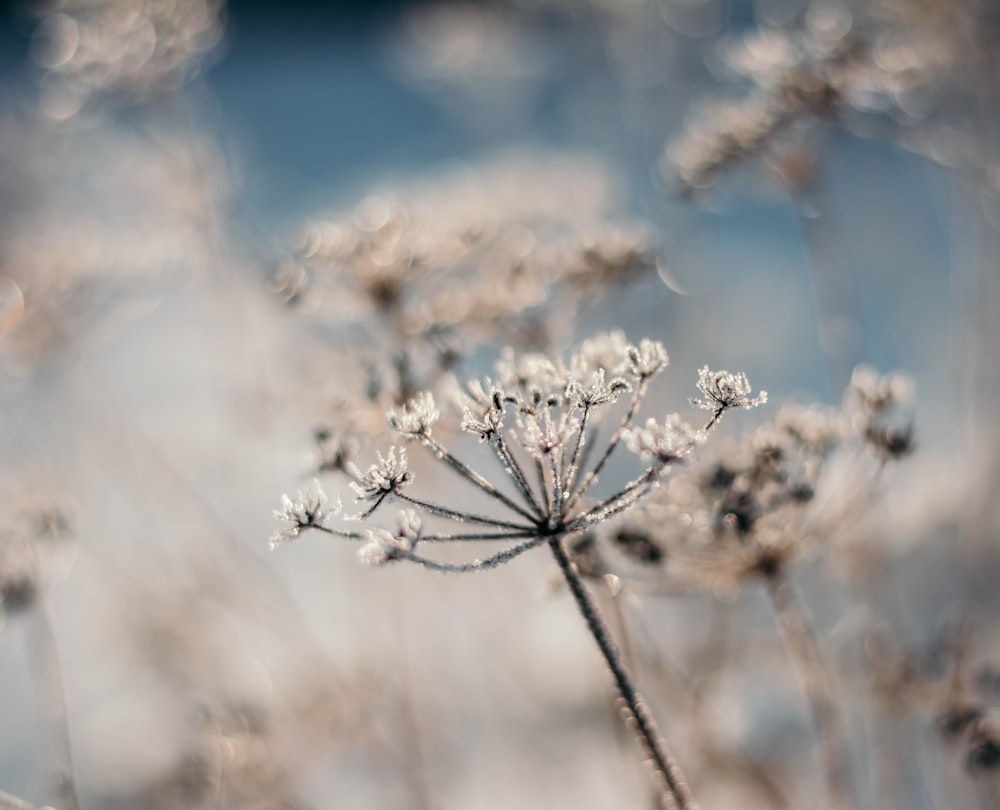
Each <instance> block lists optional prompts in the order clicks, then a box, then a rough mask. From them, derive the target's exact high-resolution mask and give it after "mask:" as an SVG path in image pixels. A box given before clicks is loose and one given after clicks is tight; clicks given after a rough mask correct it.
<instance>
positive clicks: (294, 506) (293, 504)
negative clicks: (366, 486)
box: [271, 479, 341, 548]
mask: <svg viewBox="0 0 1000 810" xmlns="http://www.w3.org/2000/svg"><path fill="white" fill-rule="evenodd" d="M340 509H341V503H340V498H337V499H336V500H335V501H334V502H333V503H332V504H330V506H329V507H327V497H326V493H325V492H324V491H323V488H322V487H321V486H320V483H319V481H317V480H315V479H314V480H313V489H312V491H306V490H300V491H299V493H298V494H297V495H296V496H295V500H292V499H291V498H289V497H288V496H287V495H282V496H281V509H276V510H274V517H275V519H276V520H280V521H284V522H285V523H288V524H289V525H288V526H286V527H285V528H283V529H278V530H276V531H275V532H274V534H273V535H271V547H272V548H273V547H275V546H278V545H280V544H282V543H285V542H287V541H289V540H292V539H294V538H296V537H298V536H299V534H300V533H301V532H302V531H303V530H304V529H320V528H323V527H324V526H325V524H326V521H327V519H328V518H330V517H331V516H333V515H336V514H337V513H338V512H340Z"/></svg>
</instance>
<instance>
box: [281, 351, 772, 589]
mask: <svg viewBox="0 0 1000 810" xmlns="http://www.w3.org/2000/svg"><path fill="white" fill-rule="evenodd" d="M667 361H668V358H667V352H666V350H665V349H664V347H663V345H662V344H660V343H658V342H655V341H650V340H643V341H641V342H640V343H639V344H638V345H633V344H630V343H628V342H627V341H626V340H625V338H624V336H623V335H622V334H621V333H611V334H607V335H602V336H600V337H598V338H595V339H593V340H590V341H586V342H585V343H583V345H582V346H581V347H580V350H579V351H577V352H576V353H574V354H573V355H572V356H571V357H569V359H568V360H566V361H561V360H558V359H555V360H554V359H550V358H549V357H546V356H544V355H541V354H526V355H523V356H521V357H515V356H514V355H513V353H511V352H508V353H506V354H505V355H504V357H503V359H502V360H501V361H500V362H499V363H498V364H497V367H496V375H495V377H492V378H490V377H488V378H485V379H481V380H474V381H471V382H469V383H466V384H465V385H455V387H454V394H453V396H452V397H451V399H452V402H451V403H450V404H451V405H452V406H453V407H452V408H451V409H450V410H451V411H452V412H454V413H456V414H461V417H460V430H461V431H462V432H464V433H467V434H471V435H472V436H475V437H476V438H477V439H478V440H479V441H480V442H481V443H482V444H483V445H485V446H486V447H488V448H489V450H490V452H491V453H492V455H494V456H495V458H496V461H497V462H499V466H497V465H495V464H494V465H491V469H490V470H489V471H486V472H480V471H479V470H476V469H474V468H473V467H472V466H470V465H469V464H468V463H466V462H465V461H463V460H461V459H460V458H459V457H458V456H457V455H455V454H454V453H453V452H452V451H451V450H450V449H449V448H448V447H446V446H445V445H444V444H443V443H442V442H441V441H440V440H439V439H438V437H437V435H435V427H436V426H437V424H438V422H439V420H440V419H441V418H442V411H441V409H440V408H439V407H438V404H437V402H436V400H435V398H434V396H433V395H432V394H430V393H427V392H424V393H421V394H418V395H417V396H416V397H414V398H413V399H411V400H410V401H409V402H408V403H407V404H406V405H405V406H403V407H402V408H400V409H397V410H391V411H389V412H388V414H387V420H388V424H389V427H390V428H391V429H392V430H393V431H394V432H395V433H396V434H397V435H399V436H400V437H401V438H402V439H403V440H404V441H405V442H407V443H409V444H419V445H422V446H423V447H424V448H426V449H427V450H428V451H430V453H431V454H432V455H433V457H434V458H435V459H437V460H438V461H440V462H441V463H442V464H443V465H445V466H446V467H448V468H449V469H450V470H451V471H452V473H453V474H455V475H456V476H458V477H459V478H461V479H464V480H465V481H466V482H467V484H469V485H470V486H471V487H472V488H474V489H476V490H478V491H479V493H480V495H481V496H482V500H483V503H484V509H483V512H482V513H478V512H473V511H469V510H467V509H465V508H464V507H463V508H457V507H454V506H451V505H448V504H445V503H442V502H439V501H437V500H435V499H430V498H423V497H419V496H417V495H415V494H413V491H412V487H411V485H412V484H413V483H414V475H413V472H412V471H411V469H410V466H409V456H408V454H407V448H406V447H405V446H399V445H394V446H392V447H390V448H389V450H388V451H387V452H386V453H385V454H382V453H379V454H378V456H377V461H376V462H375V463H373V464H371V465H370V466H369V467H368V468H367V469H366V470H361V469H359V468H358V467H357V466H356V465H355V464H353V463H348V464H346V465H345V471H346V472H347V474H348V475H349V476H350V478H351V479H352V480H351V481H350V486H351V489H352V490H353V491H354V493H355V496H356V500H357V502H358V503H359V504H360V505H361V507H362V508H361V511H360V512H359V513H357V514H354V515H349V516H348V518H350V519H355V520H367V519H368V518H370V517H371V516H372V515H373V514H374V513H375V512H376V511H377V510H378V509H379V508H380V507H382V506H383V505H384V504H386V503H388V502H396V503H399V504H401V505H402V506H403V507H404V508H403V510H402V511H401V512H400V514H399V517H398V524H397V526H396V527H394V528H391V529H390V528H370V529H366V530H363V531H360V532H358V531H352V530H349V529H346V528H341V527H332V526H330V525H328V522H329V519H330V518H331V517H333V516H334V515H336V514H338V513H339V512H340V511H341V510H342V504H341V502H340V499H339V498H338V499H335V501H334V502H333V503H329V502H328V500H327V498H326V496H325V494H324V493H323V491H322V489H321V488H320V486H319V484H318V483H317V484H316V485H315V488H314V490H313V491H312V492H303V493H299V496H298V498H297V499H296V500H294V501H293V500H291V499H290V498H288V497H287V496H286V497H285V499H284V501H283V505H282V508H281V509H280V510H278V511H277V512H276V513H275V516H276V517H277V518H278V519H279V520H280V521H282V522H284V523H286V524H287V525H286V526H285V527H283V528H281V529H280V530H279V531H277V532H276V533H275V535H274V536H273V538H272V545H276V544H280V543H281V542H283V541H285V540H288V539H291V538H293V537H296V536H298V535H299V534H300V533H301V532H302V531H304V530H307V529H314V530H318V531H322V532H326V533H328V534H334V535H338V536H342V537H347V538H352V539H357V540H361V541H362V542H363V545H362V546H361V550H360V555H361V557H362V559H363V560H364V561H365V562H368V563H371V564H376V565H380V564H385V563H388V562H392V561H396V560H409V561H411V562H417V563H419V564H421V565H424V566H427V567H430V568H435V569H438V570H445V571H470V570H480V569H485V568H492V567H494V566H496V565H499V564H502V563H505V562H508V561H509V560H511V559H513V558H514V557H516V556H518V555H520V554H522V553H523V552H525V551H528V550H529V549H531V548H534V547H535V546H538V545H541V544H542V543H544V542H546V541H548V540H550V539H552V538H564V537H567V536H569V535H572V534H576V533H578V532H584V531H586V530H589V529H591V528H592V527H594V526H596V525H597V524H600V523H603V522H604V521H607V520H609V519H610V518H612V517H614V516H616V515H618V514H620V513H622V512H625V511H626V510H628V509H629V508H630V507H632V506H633V505H635V504H636V503H638V502H639V501H640V500H642V499H643V498H644V497H645V496H647V495H648V494H649V493H651V492H653V491H654V490H655V489H656V488H657V487H658V486H659V483H660V480H661V478H662V477H663V476H664V475H665V474H666V473H667V472H668V471H669V470H670V469H671V468H672V467H674V466H675V465H677V464H679V463H681V462H683V461H684V460H685V458H686V457H687V456H688V455H689V454H690V453H691V452H692V451H693V450H694V449H695V448H696V447H698V446H699V445H700V444H702V443H703V442H704V441H705V439H706V435H707V433H706V431H707V430H710V429H711V428H712V427H713V426H714V425H715V424H716V422H717V421H718V419H719V418H720V417H721V416H722V414H723V413H725V412H726V411H727V410H731V409H734V408H749V407H753V406H755V405H759V404H761V403H763V402H764V401H766V394H765V393H761V394H759V395H757V396H751V393H750V386H749V383H748V382H747V379H746V376H745V375H743V374H730V373H729V372H725V371H722V372H713V371H710V370H709V369H708V368H707V367H706V368H704V369H702V370H701V372H700V375H699V382H698V390H699V391H700V392H701V394H702V397H701V398H699V399H696V400H692V404H695V405H697V406H699V407H703V408H706V409H708V410H711V411H712V417H711V419H710V420H709V422H708V424H707V425H706V426H705V427H704V428H702V429H698V428H694V427H692V426H690V425H688V424H686V423H685V422H684V421H682V420H681V418H680V416H679V415H677V414H671V415H668V416H666V417H665V418H664V419H662V420H657V419H654V418H649V419H647V420H646V421H645V422H644V423H642V424H639V423H637V420H636V417H637V413H638V410H639V407H640V404H641V403H642V400H643V398H644V396H645V394H646V392H647V390H648V387H649V383H650V381H651V380H652V379H653V378H654V377H656V376H657V375H658V374H659V373H660V372H661V371H662V370H663V369H664V368H666V366H667ZM623 400H624V401H623ZM625 402H627V404H625ZM619 403H620V407H619V408H618V410H619V411H621V414H620V416H618V418H617V420H615V418H614V417H615V412H614V409H615V406H616V405H618V404H619ZM609 420H610V421H613V426H611V427H610V428H609V427H608V422H609ZM599 435H602V436H603V437H604V438H603V443H600V444H599V443H598V441H597V437H598V436H599ZM620 445H624V447H625V448H626V449H627V450H629V451H631V452H632V453H633V454H634V455H635V456H637V457H638V459H639V460H640V461H641V463H642V464H643V466H642V468H641V469H640V471H639V472H638V474H637V475H635V476H634V477H633V478H631V480H629V481H628V482H627V483H625V484H623V485H621V486H620V487H618V488H617V489H616V490H615V491H614V492H612V493H610V494H606V495H603V496H602V497H594V496H593V490H594V489H595V485H596V484H597V483H598V481H599V479H600V477H601V474H602V472H604V471H605V468H606V466H607V464H608V461H609V459H610V458H611V457H612V455H613V454H614V453H615V451H616V449H617V448H618V447H619V446H620ZM494 472H497V473H499V475H496V474H494ZM498 479H499V480H498ZM489 503H491V504H492V506H493V507H495V508H493V509H490V508H487V507H486V504H489ZM428 517H433V518H439V519H444V520H445V521H449V522H451V523H453V524H458V525H459V526H461V527H462V529H463V530H461V531H458V532H451V533H442V532H439V531H436V530H435V531H429V530H428V529H427V528H426V527H425V526H424V522H425V519H426V518H428ZM465 527H469V530H465ZM487 540H497V541H509V543H510V545H509V547H508V548H506V549H505V550H504V551H502V552H499V553H497V554H493V555H490V556H487V557H483V558H480V559H476V560H474V561H472V562H470V563H464V564H459V565H452V564H445V563H440V562H436V561H434V560H431V559H429V558H426V557H423V556H421V555H420V554H419V553H418V546H420V545H421V544H427V543H438V542H462V541H487Z"/></svg>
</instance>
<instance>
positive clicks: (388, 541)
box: [358, 509, 422, 565]
mask: <svg viewBox="0 0 1000 810" xmlns="http://www.w3.org/2000/svg"><path fill="white" fill-rule="evenodd" d="M421 531H422V523H421V520H420V516H419V515H418V514H417V513H416V512H414V511H413V510H412V509H404V510H403V511H402V512H400V513H399V522H398V524H397V528H396V531H394V532H393V531H389V529H382V528H380V529H371V530H369V531H368V532H366V533H365V542H364V545H362V546H361V548H360V549H358V557H360V558H361V561H362V562H364V563H366V564H368V565H385V564H386V563H389V562H392V561H393V560H399V559H402V558H403V557H405V556H406V555H408V554H410V553H411V552H412V551H413V550H414V549H415V548H416V546H417V543H418V542H419V540H420V533H421Z"/></svg>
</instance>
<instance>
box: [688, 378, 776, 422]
mask: <svg viewBox="0 0 1000 810" xmlns="http://www.w3.org/2000/svg"><path fill="white" fill-rule="evenodd" d="M698 390H699V391H701V393H702V395H703V396H704V399H692V400H691V404H692V405H694V406H695V407H697V408H703V409H704V410H706V411H715V413H716V418H717V417H718V416H721V415H722V413H723V412H724V411H728V410H731V409H733V408H755V407H757V406H758V405H763V404H764V403H765V402H767V391H761V392H760V393H759V394H758V395H757V396H755V397H752V396H750V392H751V390H752V389H751V388H750V381H749V380H747V375H746V374H744V373H743V372H742V371H741V372H738V373H736V374H734V373H732V372H729V371H712V370H711V369H710V368H709V367H708V366H702V368H701V369H700V370H699V371H698Z"/></svg>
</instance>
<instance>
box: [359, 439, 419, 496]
mask: <svg viewBox="0 0 1000 810" xmlns="http://www.w3.org/2000/svg"><path fill="white" fill-rule="evenodd" d="M397 451H398V452H397ZM351 474H352V475H353V477H354V479H355V480H354V481H353V482H351V489H353V490H354V492H355V494H356V495H357V499H358V500H359V501H363V500H368V501H379V500H381V499H382V498H384V497H385V496H386V495H389V494H390V493H394V492H399V491H401V490H402V489H403V488H404V487H406V486H407V485H408V484H409V483H410V482H411V481H412V480H413V474H412V473H411V472H410V471H409V470H408V469H407V459H406V448H404V447H395V446H393V447H390V448H389V452H388V453H386V455H384V456H383V455H382V454H381V453H378V463H377V464H372V465H371V466H370V467H369V468H368V470H367V471H366V472H364V473H362V472H361V470H359V469H358V467H356V466H355V465H353V464H352V465H351Z"/></svg>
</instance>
